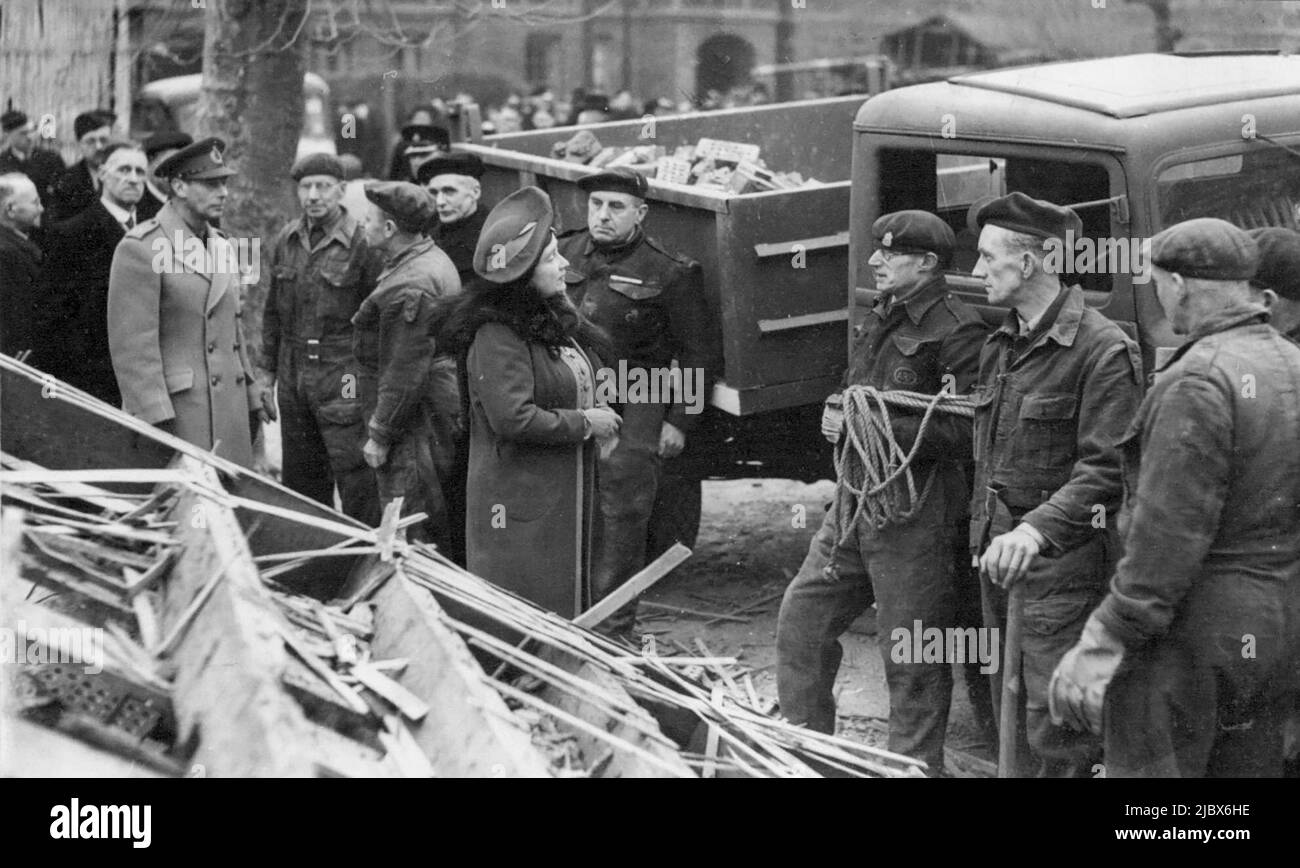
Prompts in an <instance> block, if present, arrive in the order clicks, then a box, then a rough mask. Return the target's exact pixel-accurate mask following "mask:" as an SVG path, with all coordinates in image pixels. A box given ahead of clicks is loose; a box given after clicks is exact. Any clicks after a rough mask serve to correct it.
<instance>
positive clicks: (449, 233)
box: [416, 153, 491, 284]
mask: <svg viewBox="0 0 1300 868" xmlns="http://www.w3.org/2000/svg"><path fill="white" fill-rule="evenodd" d="M482 177H483V161H482V160H480V159H479V158H478V157H477V156H475V155H474V154H461V153H455V154H441V155H439V156H437V157H434V158H433V159H432V160H429V161H428V162H427V163H425V164H424V165H422V166H420V170H419V171H418V172H417V173H416V179H417V180H418V182H419V183H420V184H421V185H423V186H424V188H425V189H426V190H428V191H429V193H430V194H432V196H433V201H434V204H435V206H436V208H437V212H436V213H435V214H434V219H432V220H430V221H429V225H428V226H427V227H425V230H426V231H427V232H428V234H429V237H430V238H432V239H433V240H434V241H435V242H437V244H438V247H439V248H441V249H442V252H443V253H445V254H447V256H448V257H449V258H450V259H451V263H452V265H455V266H456V272H457V274H459V275H460V282H461V283H462V284H464V283H465V282H466V281H468V280H469V279H470V277H472V276H473V274H474V247H475V245H477V244H478V236H479V233H480V232H482V231H483V221H484V220H486V219H487V215H488V211H489V210H491V209H489V208H486V207H483V206H482V205H481V203H480V202H479V199H480V198H481V197H482V195H483V188H482V186H481V185H480V184H479V178H482Z"/></svg>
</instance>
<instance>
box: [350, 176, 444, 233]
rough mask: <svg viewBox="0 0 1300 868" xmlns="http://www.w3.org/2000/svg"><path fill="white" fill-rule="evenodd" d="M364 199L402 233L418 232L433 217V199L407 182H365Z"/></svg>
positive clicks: (419, 187) (416, 186) (418, 187)
mask: <svg viewBox="0 0 1300 868" xmlns="http://www.w3.org/2000/svg"><path fill="white" fill-rule="evenodd" d="M363 189H364V190H365V193H366V198H367V199H369V200H370V201H371V202H373V203H375V204H376V205H378V206H379V209H380V210H381V211H383V212H384V213H385V214H387V215H388V216H389V217H391V218H392V220H393V222H394V223H396V224H397V228H398V229H401V230H402V231H403V232H419V231H420V230H421V229H423V228H424V225H425V224H426V223H428V222H429V219H430V218H432V217H433V212H434V203H433V197H432V196H430V195H429V192H428V191H427V190H425V189H424V188H423V187H421V186H419V185H417V184H412V183H411V182H409V181H367V182H366V183H365V186H364V188H363Z"/></svg>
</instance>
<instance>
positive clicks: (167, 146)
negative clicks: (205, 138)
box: [144, 130, 194, 160]
mask: <svg viewBox="0 0 1300 868" xmlns="http://www.w3.org/2000/svg"><path fill="white" fill-rule="evenodd" d="M192 144H194V137H193V136H191V135H190V134H189V133H183V132H181V131H180V130H165V131H163V132H161V133H154V134H153V135H152V136H150V137H149V138H147V139H145V140H144V155H145V158H146V159H149V160H152V159H153V158H154V157H155V156H156V155H157V154H160V153H162V152H163V151H170V150H173V149H175V150H180V149H181V148H188V147H189V146H190V145H192Z"/></svg>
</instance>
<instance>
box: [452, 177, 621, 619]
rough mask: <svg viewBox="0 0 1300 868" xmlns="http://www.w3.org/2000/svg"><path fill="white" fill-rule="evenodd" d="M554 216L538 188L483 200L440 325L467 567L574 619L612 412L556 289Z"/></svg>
mask: <svg viewBox="0 0 1300 868" xmlns="http://www.w3.org/2000/svg"><path fill="white" fill-rule="evenodd" d="M554 219H555V218H554V212H553V210H552V207H551V201H550V199H549V198H547V196H546V194H545V193H543V192H542V191H541V190H539V189H538V188H536V187H523V188H522V189H520V190H517V191H515V192H514V193H512V194H510V195H509V196H507V197H506V198H505V199H503V200H502V201H501V202H500V203H499V204H498V205H497V206H496V207H495V208H493V209H492V212H491V213H490V214H488V218H487V221H486V222H485V223H484V225H483V232H482V234H481V235H480V236H479V243H478V248H477V249H476V250H475V253H474V271H475V273H476V274H477V275H478V277H479V278H480V279H478V280H476V281H474V282H473V283H471V284H470V289H469V291H468V292H467V293H466V294H465V296H464V297H463V298H461V299H459V300H458V302H457V304H456V307H455V309H454V310H453V311H452V312H451V314H450V316H449V317H448V319H447V322H446V324H445V329H444V333H445V334H447V335H449V336H450V340H451V342H452V343H453V345H454V346H455V347H456V348H457V350H458V352H460V353H462V354H463V359H464V368H465V371H466V375H467V380H468V388H467V389H466V394H467V396H468V402H469V405H470V413H469V417H470V457H469V468H470V473H469V479H470V485H469V491H468V507H467V509H466V513H465V535H466V538H467V549H468V559H469V560H468V563H469V570H470V572H472V573H474V574H475V575H478V576H482V577H483V578H485V579H488V580H489V581H492V582H494V583H496V584H498V585H501V586H502V587H504V588H507V589H509V590H511V591H513V592H515V593H517V594H519V595H520V596H522V597H525V598H527V599H529V600H532V601H533V602H534V603H536V604H538V605H539V606H543V607H545V608H547V609H550V610H551V611H553V612H557V613H559V614H560V615H563V616H564V617H566V618H572V617H574V616H576V615H577V614H579V613H580V612H582V611H584V610H586V609H588V608H590V607H591V605H592V603H593V602H594V599H593V595H592V592H591V588H590V567H591V534H592V519H593V513H594V509H593V493H594V485H595V462H596V452H597V449H598V448H600V449H608V448H609V447H610V446H611V445H612V443H613V441H614V440H615V439H616V438H617V436H618V431H619V423H620V420H619V416H618V414H617V413H615V412H614V411H613V410H611V409H610V408H609V407H607V406H600V405H599V404H598V403H597V396H596V388H595V386H596V372H597V371H599V370H600V365H601V361H602V356H601V355H600V353H601V352H602V350H604V349H605V347H606V340H605V336H604V335H603V334H601V332H600V330H599V329H597V328H595V327H594V326H593V325H592V324H591V323H590V322H587V320H586V319H585V318H584V317H582V316H581V314H579V313H578V312H577V311H576V310H575V309H574V306H573V304H572V302H570V301H569V299H568V296H567V295H566V294H565V284H564V268H565V266H566V265H567V262H566V261H565V259H564V257H563V256H562V255H561V254H560V253H559V250H558V246H557V243H556V239H555V233H554Z"/></svg>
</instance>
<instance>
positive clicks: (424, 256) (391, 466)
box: [352, 181, 461, 548]
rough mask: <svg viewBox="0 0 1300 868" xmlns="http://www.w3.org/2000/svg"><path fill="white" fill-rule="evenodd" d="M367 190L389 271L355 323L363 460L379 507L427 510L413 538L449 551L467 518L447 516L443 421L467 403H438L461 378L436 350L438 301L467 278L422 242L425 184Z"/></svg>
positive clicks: (375, 238) (373, 233)
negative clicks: (437, 386) (437, 449)
mask: <svg viewBox="0 0 1300 868" xmlns="http://www.w3.org/2000/svg"><path fill="white" fill-rule="evenodd" d="M365 190H366V198H367V199H368V200H369V201H370V210H369V211H368V212H367V213H366V217H365V221H364V223H363V226H364V230H365V238H366V242H367V243H368V244H369V245H370V246H371V247H372V248H374V249H375V250H377V251H379V253H380V254H381V255H382V256H383V259H384V269H383V271H382V272H380V274H379V277H378V281H377V283H376V286H375V289H374V291H373V292H372V293H371V294H370V295H369V297H367V298H366V299H365V301H363V302H362V303H361V307H360V308H359V309H358V310H357V313H356V315H355V316H353V318H352V324H353V326H354V327H355V332H354V336H353V354H354V355H355V356H356V359H357V362H358V363H359V364H360V366H361V373H362V393H363V395H364V396H365V408H366V429H367V439H366V441H365V445H364V447H363V455H364V457H365V461H366V463H367V464H369V465H370V466H371V467H373V468H374V469H375V474H376V476H377V477H378V481H379V498H380V502H381V505H383V506H385V507H386V506H387V504H388V503H390V502H391V501H393V500H394V499H395V498H399V497H400V498H403V501H402V503H403V506H402V512H403V513H404V514H410V513H414V512H424V513H426V514H427V515H428V516H429V519H428V521H427V522H425V524H424V526H422V527H421V526H417V527H416V528H414V529H413V530H412V532H411V534H410V535H411V537H412V538H414V539H417V540H421V541H432V542H435V543H437V544H438V545H439V547H440V548H446V547H447V546H448V545H449V542H450V540H451V531H450V528H449V525H450V523H451V522H452V521H459V520H460V517H459V516H455V517H453V516H451V515H449V512H448V508H447V502H446V496H445V495H444V493H443V478H440V476H439V471H440V470H441V471H442V472H443V473H447V472H450V468H449V467H443V468H438V467H437V466H436V465H435V463H434V444H433V438H434V437H435V436H436V435H435V431H436V430H438V427H439V426H438V425H437V424H436V420H435V416H437V415H438V414H441V415H442V416H444V417H445V416H447V415H448V414H459V412H460V400H459V397H457V398H456V400H455V406H454V407H450V406H441V407H439V406H435V405H434V395H435V390H434V387H433V380H434V379H435V378H444V379H445V378H448V377H450V378H451V379H452V380H453V381H454V379H455V376H456V374H455V372H456V361H455V359H454V358H453V357H451V356H448V355H447V354H445V353H441V352H439V351H438V348H437V347H436V346H435V345H434V338H433V329H434V315H435V313H436V306H437V303H438V302H439V300H441V299H443V298H446V297H447V296H451V295H455V294H457V293H459V292H460V289H461V287H460V278H459V277H458V276H457V275H456V269H455V267H454V266H453V265H452V264H451V260H450V259H448V258H447V255H446V254H445V253H443V252H442V251H441V250H439V249H438V247H437V245H435V244H434V243H433V241H432V240H430V239H428V238H426V237H424V227H425V226H426V225H427V224H428V222H429V218H430V217H432V216H433V197H431V196H430V195H429V194H428V192H427V191H425V189H424V188H423V187H419V186H416V185H415V184H410V183H407V182H405V181H372V182H369V183H367V184H366V187H365ZM442 427H443V428H445V427H447V426H446V424H445V421H444V423H443V425H442ZM446 454H451V453H450V450H449V449H448V450H446Z"/></svg>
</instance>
